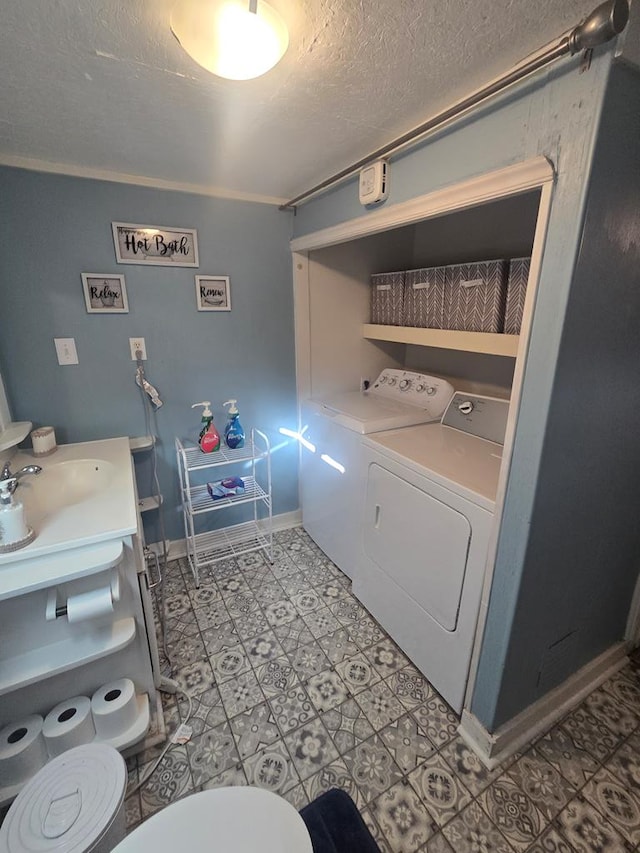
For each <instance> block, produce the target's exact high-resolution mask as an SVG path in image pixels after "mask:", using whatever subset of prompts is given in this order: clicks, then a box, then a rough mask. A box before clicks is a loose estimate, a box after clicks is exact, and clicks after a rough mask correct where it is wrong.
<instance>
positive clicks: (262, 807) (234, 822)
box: [113, 787, 313, 853]
mask: <svg viewBox="0 0 640 853" xmlns="http://www.w3.org/2000/svg"><path fill="white" fill-rule="evenodd" d="M150 850H152V851H153V853H176V851H179V850H188V851H189V853H313V847H312V846H311V838H310V836H309V833H308V832H307V827H306V826H305V823H304V821H303V820H302V818H301V817H300V815H299V814H298V812H297V811H296V810H295V809H294V807H293V806H292V805H290V804H289V803H288V802H287V801H286V800H283V799H282V797H279V796H278V795H277V794H274V793H272V792H271V791H265V790H263V789H262V788H245V787H234V788H214V789H212V790H210V791H201V792H200V793H199V794H190V795H189V796H187V797H185V798H184V799H182V800H178V802H176V803H173V804H172V805H170V806H167V808H165V809H163V810H162V811H161V812H158V813H157V814H155V815H154V816H153V817H151V818H149V820H147V821H145V823H143V824H142V825H141V826H139V827H138V828H137V829H135V830H134V831H133V832H132V833H130V834H129V835H128V836H127V837H126V838H125V839H124V841H121V842H120V844H118V845H117V847H115V848H114V849H113V853H148V851H150Z"/></svg>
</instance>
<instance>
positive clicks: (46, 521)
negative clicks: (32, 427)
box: [0, 438, 137, 566]
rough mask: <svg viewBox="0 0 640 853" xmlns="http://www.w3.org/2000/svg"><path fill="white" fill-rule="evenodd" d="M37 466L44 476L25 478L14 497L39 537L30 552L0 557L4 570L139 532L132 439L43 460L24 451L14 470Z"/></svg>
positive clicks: (72, 448)
mask: <svg viewBox="0 0 640 853" xmlns="http://www.w3.org/2000/svg"><path fill="white" fill-rule="evenodd" d="M33 464H37V465H40V466H41V468H42V471H41V472H40V473H39V474H33V475H27V476H23V477H21V478H20V480H19V483H18V487H17V489H16V491H15V497H16V499H18V500H20V501H21V502H22V503H23V505H24V509H25V518H26V523H27V525H28V526H29V527H31V528H33V530H34V531H35V534H36V537H35V540H34V541H33V542H32V543H31V544H30V545H27V546H26V547H25V548H22V549H20V550H19V551H15V552H11V553H9V554H3V555H0V566H1V565H2V564H4V563H6V562H13V561H15V560H26V559H29V558H31V557H40V556H43V555H45V554H48V553H54V552H57V551H61V550H65V549H67V548H79V547H83V546H85V545H92V544H94V543H96V542H103V541H105V540H107V539H113V538H116V537H120V538H122V537H123V536H127V535H129V534H131V533H135V532H136V529H137V514H136V503H135V490H134V485H133V473H132V468H131V465H132V463H131V453H130V450H129V439H128V438H110V439H104V440H101V441H88V442H82V443H79V444H66V445H64V444H63V445H60V446H59V447H58V449H57V450H56V452H55V453H53V454H51V456H46V457H40V458H38V457H35V456H34V455H33V454H31V453H29V452H28V451H20V452H19V453H18V454H17V455H16V456H15V458H14V459H12V461H11V467H12V470H13V471H17V470H19V469H20V468H21V467H23V466H25V465H33Z"/></svg>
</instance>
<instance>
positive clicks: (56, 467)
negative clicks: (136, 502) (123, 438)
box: [20, 459, 115, 512]
mask: <svg viewBox="0 0 640 853" xmlns="http://www.w3.org/2000/svg"><path fill="white" fill-rule="evenodd" d="M114 472H115V469H114V466H113V465H112V463H111V462H107V461H106V460H104V459H68V460H67V461H66V462H56V463H54V464H52V465H49V466H48V467H47V468H43V470H42V472H41V473H40V474H38V475H37V479H36V478H34V479H32V480H29V481H28V483H25V482H24V481H22V482H23V483H24V485H28V486H31V489H30V490H29V491H30V492H31V494H30V495H27V494H26V493H27V491H28V489H24V490H23V489H22V486H21V487H20V494H22V497H23V500H24V502H25V506H27V507H28V508H29V507H33V508H34V509H36V508H37V509H38V510H40V511H41V512H55V511H56V510H58V509H60V508H61V507H63V506H72V505H73V504H78V503H81V502H82V501H86V500H88V499H89V498H91V497H93V496H94V495H96V494H97V493H98V492H100V491H102V490H103V489H106V488H108V487H109V484H110V483H111V482H112V481H113V475H114Z"/></svg>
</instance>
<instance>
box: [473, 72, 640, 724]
mask: <svg viewBox="0 0 640 853" xmlns="http://www.w3.org/2000/svg"><path fill="white" fill-rule="evenodd" d="M639 157H640V73H639V72H637V71H635V70H633V69H632V68H629V67H626V66H624V65H616V66H614V67H613V69H612V73H611V77H610V80H609V85H608V88H607V93H606V96H605V105H604V111H603V114H602V121H601V125H600V131H599V134H598V143H597V146H596V151H595V157H594V161H593V168H592V172H591V178H590V182H589V195H588V199H587V209H586V217H585V222H584V231H583V233H582V239H581V244H580V253H579V257H578V262H577V264H576V267H575V271H574V275H573V280H572V282H571V290H570V292H569V302H568V305H567V311H566V319H565V324H564V329H563V334H562V342H561V346H560V353H559V357H558V364H557V370H556V376H555V381H554V387H553V396H552V399H551V406H550V411H549V419H548V422H547V428H546V435H545V440H544V447H543V453H542V459H541V464H540V474H539V478H538V488H537V493H536V499H535V504H534V508H533V514H532V518H531V525H530V527H531V532H530V536H529V542H528V545H527V553H526V558H525V563H524V568H523V572H522V581H521V585H520V590H519V594H518V604H517V609H516V613H515V618H514V621H513V630H512V632H511V636H510V638H509V647H508V654H507V656H506V660H505V664H504V671H503V673H502V676H501V679H502V684H503V689H502V690H501V692H500V696H499V700H498V703H497V708H496V723H497V724H498V725H499V724H500V723H502V722H505V721H506V720H509V719H510V718H511V717H512V716H514V714H515V713H517V711H518V710H520V708H521V702H522V698H523V697H526V698H527V699H528V700H529V701H533V700H534V699H536V698H538V697H539V696H541V695H543V694H544V693H546V692H547V691H548V690H549V689H551V688H552V687H555V686H557V685H558V684H559V683H561V682H562V681H563V680H564V678H565V677H566V675H567V674H569V673H570V672H571V671H573V670H574V669H575V668H576V667H577V666H580V665H582V664H586V663H588V662H589V661H590V660H592V659H593V658H594V657H596V656H597V655H599V654H600V653H601V652H604V651H606V650H607V649H608V648H609V647H610V646H611V645H612V644H614V643H616V642H618V641H620V640H622V639H623V638H624V632H625V627H626V621H627V616H628V613H629V607H630V604H631V599H632V595H633V590H634V586H635V582H636V578H637V575H638V568H639V564H638V555H639V554H640V526H639V525H638V519H639V518H640V491H639V490H638V484H637V468H638V466H637V458H638V438H637V433H636V431H635V429H634V428H633V424H635V423H636V421H637V413H638V409H639V408H640V383H639V382H638V371H637V367H638V364H640V336H639V335H638V330H639V329H640V292H639V290H638V282H639V273H638V270H640V216H639V215H638V199H639V198H640V169H639V168H638V159H639ZM541 614H544V618H540V617H541ZM491 671H492V662H491V660H490V659H489V658H488V657H486V656H485V657H484V658H483V660H482V665H481V669H480V673H479V678H480V679H481V680H484V679H486V678H488V677H489V673H490V672H491ZM536 680H537V684H536ZM534 685H535V686H534Z"/></svg>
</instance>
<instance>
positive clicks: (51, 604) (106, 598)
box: [45, 568, 120, 622]
mask: <svg viewBox="0 0 640 853" xmlns="http://www.w3.org/2000/svg"><path fill="white" fill-rule="evenodd" d="M107 592H108V595H107ZM93 595H95V596H98V595H101V596H102V602H100V603H98V604H97V609H96V610H95V611H93V612H90V613H88V614H87V616H86V617H80V618H79V619H78V621H80V619H81V618H87V619H90V618H92V617H95V616H101V615H104V614H105V613H108V612H110V611H111V610H113V605H114V604H116V603H117V602H118V601H120V572H119V571H118V569H117V568H115V569H112V570H111V573H110V577H109V584H108V586H107V585H104V586H100V587H97V588H96V589H94V590H90V591H87V592H82V593H79V594H78V595H69V596H67V597H66V598H65V599H63V600H61V599H60V597H59V590H58V587H52V588H51V589H50V590H49V593H48V595H47V606H46V611H45V618H46V620H47V622H53V621H55V620H56V619H59V618H60V617H62V616H68V612H69V607H68V603H69V601H70V600H71V599H75V600H76V601H79V600H80V599H81V598H83V597H84V598H85V599H87V600H88V599H89V597H90V596H93Z"/></svg>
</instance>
